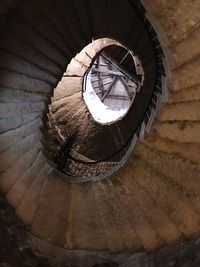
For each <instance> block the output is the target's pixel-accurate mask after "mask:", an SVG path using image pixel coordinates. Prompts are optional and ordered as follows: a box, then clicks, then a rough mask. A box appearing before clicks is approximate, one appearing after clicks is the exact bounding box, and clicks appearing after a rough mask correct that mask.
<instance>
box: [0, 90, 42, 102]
mask: <svg viewBox="0 0 200 267" xmlns="http://www.w3.org/2000/svg"><path fill="white" fill-rule="evenodd" d="M41 101H47V96H45V95H44V94H40V93H34V92H33V93H31V92H24V91H21V90H20V89H19V90H17V89H15V90H14V89H10V88H5V87H0V102H1V103H25V102H28V103H30V102H31V103H34V102H41Z"/></svg>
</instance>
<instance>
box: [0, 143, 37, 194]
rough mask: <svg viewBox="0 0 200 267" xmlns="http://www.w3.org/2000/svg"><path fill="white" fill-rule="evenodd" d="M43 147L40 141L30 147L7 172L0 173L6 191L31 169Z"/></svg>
mask: <svg viewBox="0 0 200 267" xmlns="http://www.w3.org/2000/svg"><path fill="white" fill-rule="evenodd" d="M40 149H41V143H40V142H38V143H36V144H35V145H34V147H32V148H30V150H28V151H27V152H25V153H24V155H22V157H20V158H19V159H17V160H16V162H14V164H13V165H12V166H11V167H10V168H9V169H8V170H6V171H5V172H3V173H2V174H1V175H0V186H1V190H2V191H3V192H4V193H7V192H8V191H9V190H10V189H11V187H12V186H13V185H14V184H15V183H16V182H17V180H18V179H20V177H21V176H22V175H23V174H24V172H25V171H26V170H27V169H29V167H30V166H31V164H32V163H33V162H34V160H35V158H36V157H37V155H38V153H39V151H40Z"/></svg>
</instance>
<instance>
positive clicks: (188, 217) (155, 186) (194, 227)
mask: <svg viewBox="0 0 200 267" xmlns="http://www.w3.org/2000/svg"><path fill="white" fill-rule="evenodd" d="M142 166H143V168H142ZM132 173H133V177H134V179H135V180H136V182H137V183H138V184H139V185H140V186H141V187H142V188H144V189H145V190H146V191H147V192H149V194H150V195H151V197H152V198H153V199H154V200H155V202H156V203H157V204H158V205H159V206H160V207H161V209H162V210H163V211H164V212H165V213H166V214H167V216H168V218H169V219H170V220H171V221H172V222H173V223H174V224H175V225H176V226H177V227H178V228H179V230H180V231H181V232H182V233H183V234H184V235H186V236H191V235H192V236H193V235H197V234H199V232H200V226H199V222H200V216H199V214H198V213H196V212H195V211H194V210H193V209H192V207H190V205H189V203H188V201H187V199H186V198H185V197H182V196H181V195H180V194H178V192H177V190H176V189H175V188H174V187H173V186H172V185H171V184H170V183H168V181H167V180H164V179H163V177H162V176H160V175H159V174H157V173H156V172H154V171H152V170H150V168H147V167H146V166H145V165H143V164H138V167H136V168H134V171H133V172H132Z"/></svg>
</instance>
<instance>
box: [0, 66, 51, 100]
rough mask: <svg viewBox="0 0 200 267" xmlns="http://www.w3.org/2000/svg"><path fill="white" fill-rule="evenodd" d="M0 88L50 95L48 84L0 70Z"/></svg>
mask: <svg viewBox="0 0 200 267" xmlns="http://www.w3.org/2000/svg"><path fill="white" fill-rule="evenodd" d="M0 76H1V80H0V86H2V87H8V88H12V89H18V90H22V91H25V92H34V93H43V94H44V93H46V94H47V95H48V94H50V91H51V87H50V85H49V84H48V83H46V82H44V81H40V80H37V79H33V78H30V77H27V76H25V75H23V74H19V73H16V72H11V71H7V70H2V69H1V70H0Z"/></svg>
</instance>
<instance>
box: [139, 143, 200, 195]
mask: <svg viewBox="0 0 200 267" xmlns="http://www.w3.org/2000/svg"><path fill="white" fill-rule="evenodd" d="M134 154H135V156H136V157H139V159H140V160H141V161H142V162H146V163H147V164H148V166H149V167H151V168H152V169H154V170H156V171H157V172H158V173H160V175H161V176H162V175H164V176H165V177H166V178H165V179H166V180H169V182H170V183H171V184H172V185H173V186H174V188H180V189H181V191H182V192H184V193H185V195H193V196H195V195H199V194H200V167H199V165H197V164H194V163H191V162H190V161H188V160H185V159H182V158H179V157H178V156H177V155H170V154H167V153H164V152H162V151H159V150H156V149H151V148H149V147H148V146H145V145H142V144H139V145H137V146H136V147H135V149H134Z"/></svg>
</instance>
